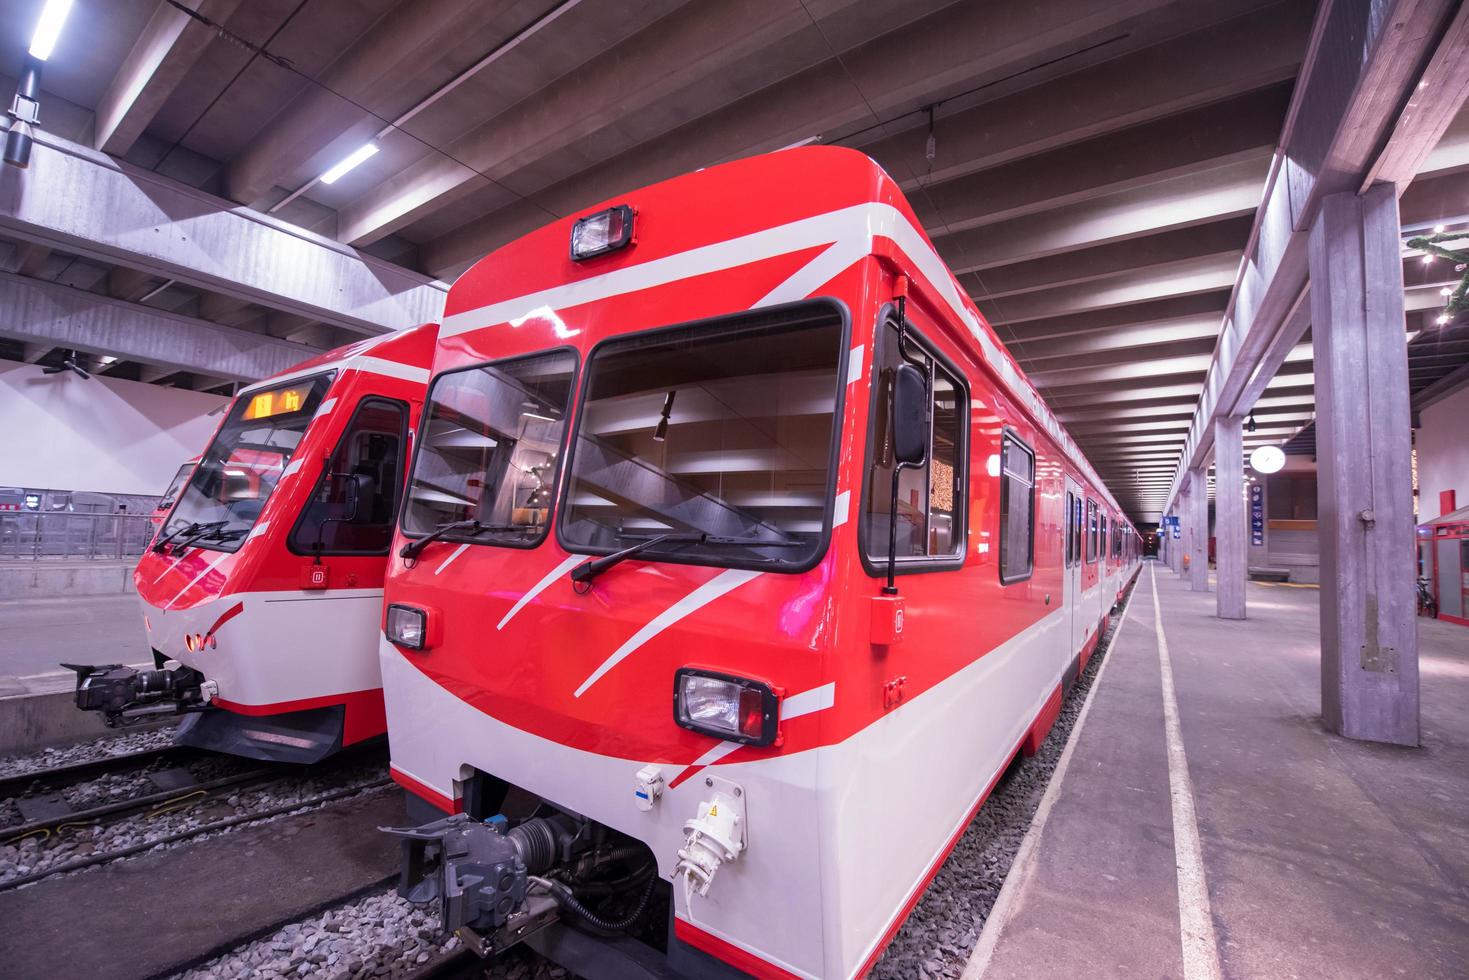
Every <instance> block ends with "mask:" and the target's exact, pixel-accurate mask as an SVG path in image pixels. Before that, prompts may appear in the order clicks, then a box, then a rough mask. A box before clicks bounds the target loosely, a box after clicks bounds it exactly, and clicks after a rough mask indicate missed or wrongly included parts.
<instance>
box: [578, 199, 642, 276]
mask: <svg viewBox="0 0 1469 980" xmlns="http://www.w3.org/2000/svg"><path fill="white" fill-rule="evenodd" d="M632 221H633V209H632V208H630V207H628V206H627V205H626V204H619V205H617V206H616V207H611V208H608V209H607V210H606V211H598V212H597V213H596V214H589V215H587V216H586V217H585V218H578V219H577V222H576V224H574V225H572V226H571V258H572V260H573V261H575V262H580V261H581V260H582V259H589V258H592V257H593V256H595V255H605V254H606V253H608V252H615V251H616V250H617V249H619V248H623V247H624V246H626V245H627V244H628V243H629V242H631V241H632Z"/></svg>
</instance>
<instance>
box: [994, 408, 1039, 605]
mask: <svg viewBox="0 0 1469 980" xmlns="http://www.w3.org/2000/svg"><path fill="white" fill-rule="evenodd" d="M1006 443H1009V444H1010V445H1012V446H1015V447H1017V448H1019V449H1021V450H1023V451H1024V452H1025V454H1026V456H1028V457H1029V458H1030V483H1029V485H1028V486H1027V488H1026V489H1028V490H1029V491H1030V493H1029V494H1027V498H1028V499H1027V508H1026V510H1027V515H1026V535H1025V538H1026V550H1025V571H1023V572H1019V573H1015V574H1006V559H1007V558H1008V556H1009V553H1010V552H1009V548H1008V547H1007V545H1008V544H1009V542H1008V541H1007V539H1006V535H1005V531H1006V528H1007V527H1008V521H1007V520H1006V518H1007V516H1008V515H1009V513H1010V503H1011V501H1010V482H1011V481H1010V479H1009V478H1010V477H1011V476H1018V475H1019V474H1012V473H1010V472H1009V471H1007V470H1006V469H1005V447H1006ZM1035 476H1036V452H1035V450H1034V449H1033V448H1032V447H1031V446H1030V444H1029V443H1027V442H1026V441H1025V440H1024V439H1021V438H1020V435H1019V433H1017V432H1016V431H1015V430H1014V429H1011V428H1010V427H1008V426H1006V427H1005V428H1004V429H1002V430H1001V432H1000V472H999V475H998V476H997V477H996V479H998V480H999V481H1000V527H999V533H998V534H997V535H996V540H997V541H998V542H999V553H998V555H997V560H996V562H995V564H996V566H997V567H998V569H999V573H1000V584H1001V585H1014V584H1015V583H1017V582H1024V581H1026V580H1027V579H1029V578H1030V577H1031V576H1032V575H1034V574H1035V483H1036V479H1035Z"/></svg>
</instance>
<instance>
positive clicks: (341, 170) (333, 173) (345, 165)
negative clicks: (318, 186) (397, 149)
mask: <svg viewBox="0 0 1469 980" xmlns="http://www.w3.org/2000/svg"><path fill="white" fill-rule="evenodd" d="M376 152H377V145H376V144H374V143H368V144H366V145H364V146H360V147H358V148H357V149H356V150H354V151H353V152H352V155H351V156H349V157H348V158H347V159H345V160H343V161H342V162H341V163H339V164H337V165H336V166H335V167H333V168H331V169H330V170H328V171H327V172H326V173H324V174H322V175H321V182H322V183H323V184H335V183H336V182H337V181H339V180H341V179H342V177H344V176H345V175H346V174H347V173H348V172H349V171H351V170H354V169H356V167H357V166H358V165H359V164H361V163H362V161H364V160H366V159H367V158H369V157H371V156H372V155H373V154H374V153H376Z"/></svg>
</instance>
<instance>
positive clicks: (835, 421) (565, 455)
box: [548, 296, 852, 575]
mask: <svg viewBox="0 0 1469 980" xmlns="http://www.w3.org/2000/svg"><path fill="white" fill-rule="evenodd" d="M823 313H824V314H825V315H830V316H833V317H835V318H837V319H838V321H839V325H838V332H839V337H840V339H839V341H838V345H839V356H838V359H837V365H836V393H835V395H834V398H833V402H832V410H831V411H832V436H831V446H830V454H829V456H828V457H827V471H826V489H825V491H824V493H825V497H824V504H823V508H822V528H823V530H822V534H821V537H820V538H819V539H818V541H817V544H816V547H815V548H813V549H812V553H811V556H810V557H809V558H807V559H806V560H803V561H801V562H799V563H797V562H785V563H781V564H770V563H766V562H762V561H760V560H757V559H742V558H740V557H739V556H738V555H736V554H734V553H725V554H721V555H719V556H718V560H717V561H716V560H714V558H713V556H705V555H697V556H686V555H680V554H678V553H677V552H676V551H662V550H660V551H654V552H650V553H648V554H645V555H642V556H640V560H644V561H650V562H659V563H664V564H669V565H694V566H698V567H703V568H719V569H743V570H748V571H762V572H774V573H777V574H785V575H799V574H803V573H805V572H809V571H810V570H811V569H813V568H815V567H816V566H817V565H819V564H821V562H822V560H823V559H825V558H826V556H827V554H828V553H829V552H830V550H831V541H832V538H833V537H834V536H835V534H836V528H837V520H836V516H837V515H836V487H837V482H838V471H839V470H840V469H841V450H842V430H843V428H844V417H845V415H846V409H847V387H848V382H849V381H850V371H851V357H850V356H849V355H850V352H851V348H852V314H851V311H850V310H849V309H848V307H847V304H846V303H844V302H842V301H841V300H840V299H837V298H836V297H835V296H812V297H809V298H807V299H803V300H798V301H796V302H792V303H781V304H778V305H774V306H761V307H755V308H753V309H749V310H734V311H731V312H728V313H720V314H717V315H715V316H708V317H703V318H701V319H698V320H685V321H682V322H679V323H669V324H663V325H660V326H656V327H650V328H647V329H643V330H629V331H626V332H624V333H617V334H613V335H611V336H608V337H604V338H603V339H601V340H599V341H597V342H596V343H595V344H593V345H592V347H591V349H590V350H588V351H587V354H586V357H585V358H584V359H583V360H582V362H581V364H580V375H579V377H578V378H577V380H576V383H575V386H574V392H575V397H574V398H573V399H572V407H573V410H572V412H571V414H570V415H569V416H568V417H567V426H566V433H565V438H566V440H567V441H566V442H565V443H564V444H563V445H564V448H563V449H562V452H561V460H560V466H561V469H559V470H558V472H557V483H558V485H559V484H560V483H561V481H562V479H563V476H562V474H563V473H564V474H565V476H564V480H565V482H566V486H565V487H562V488H561V489H562V490H563V491H564V490H566V489H567V488H569V487H570V486H571V477H572V474H573V473H574V472H575V469H574V468H575V464H576V461H575V455H576V443H577V440H576V436H577V435H579V434H580V431H581V424H582V412H583V410H584V408H585V403H586V398H587V395H588V393H589V388H590V384H589V381H590V378H591V372H590V366H591V364H592V360H593V358H595V357H596V356H597V354H598V352H599V351H601V350H602V349H603V348H604V347H606V346H608V345H616V344H617V343H619V342H623V343H625V342H628V341H636V340H644V341H653V340H656V339H658V338H659V337H661V336H663V335H665V334H668V335H673V334H677V333H680V332H686V333H692V332H693V331H696V330H698V329H699V328H703V327H721V326H730V325H733V324H741V323H744V324H749V323H756V322H758V321H760V320H762V319H767V320H772V322H774V321H775V320H776V319H777V318H788V319H791V320H795V319H799V318H800V317H802V316H819V315H822V314H823ZM560 501H561V494H558V495H557V497H555V498H553V500H552V505H553V507H554V511H553V513H552V516H551V519H550V521H549V522H548V523H550V524H552V525H554V526H555V529H556V543H557V544H558V545H559V546H560V547H561V548H562V550H564V551H565V552H566V553H567V554H572V555H589V556H599V557H600V556H606V555H610V554H615V553H616V551H617V549H613V548H601V547H595V546H592V545H586V544H582V543H581V542H578V541H573V540H570V539H568V538H567V537H566V534H565V524H566V512H565V508H564V507H562V506H560Z"/></svg>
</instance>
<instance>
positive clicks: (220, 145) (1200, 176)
mask: <svg viewBox="0 0 1469 980" xmlns="http://www.w3.org/2000/svg"><path fill="white" fill-rule="evenodd" d="M5 6H6V7H8V8H10V10H11V12H12V16H9V17H7V18H6V20H5V23H6V24H7V27H6V29H5V30H4V32H3V36H0V68H5V69H7V70H9V71H11V72H14V71H15V70H16V68H17V67H18V65H19V63H20V59H21V57H22V54H23V51H24V47H25V44H26V42H27V40H28V35H29V30H30V24H31V23H32V22H33V18H34V10H38V9H39V6H40V0H5ZM188 6H191V7H193V8H194V9H195V10H196V11H197V15H198V16H197V17H195V18H193V19H190V18H189V17H186V16H185V15H184V14H182V13H180V11H179V10H178V9H177V7H176V6H171V5H168V4H166V3H155V2H152V0H112V2H108V3H105V4H104V3H101V2H94V3H86V2H82V3H79V4H78V11H79V13H80V12H83V11H84V12H85V16H78V14H75V13H74V14H73V16H72V18H71V22H70V23H69V24H68V25H67V28H66V32H65V33H64V35H63V37H62V40H61V43H60V44H59V45H58V47H57V50H56V52H55V54H54V55H53V56H52V59H51V61H50V62H49V63H48V64H47V66H46V72H45V78H44V80H43V84H44V88H45V91H46V93H47V96H46V99H45V100H44V101H43V104H42V121H43V125H44V126H45V127H46V128H48V129H52V130H53V131H55V132H57V133H59V134H60V135H62V136H65V137H67V138H69V139H73V140H76V141H78V142H83V143H89V144H93V145H96V146H99V147H100V148H103V149H105V150H107V151H108V152H109V153H112V154H113V155H115V156H118V157H119V158H121V159H124V160H126V161H128V162H129V163H131V164H134V165H137V166H140V167H144V168H147V169H149V170H153V171H156V172H158V173H160V174H164V175H167V176H169V177H172V178H174V179H176V180H178V181H181V182H184V183H187V184H189V185H192V186H194V187H197V188H200V189H202V190H205V191H207V192H209V193H212V194H217V195H219V196H221V197H223V198H226V199H228V200H229V201H232V202H236V203H238V204H242V205H247V206H249V207H252V208H256V209H259V210H262V211H271V212H273V213H274V216H275V217H277V218H281V219H284V220H286V221H289V222H293V223H295V224H297V225H299V226H301V227H303V228H306V229H308V230H310V231H312V232H315V233H317V234H320V235H323V236H326V237H328V238H333V239H336V240H337V241H339V242H342V243H344V244H347V245H351V246H355V247H357V248H360V249H362V250H364V251H366V252H368V253H371V254H372V255H375V256H377V257H379V258H384V259H388V260H391V261H393V262H396V263H399V264H401V265H404V266H406V267H409V268H412V269H416V270H417V271H419V272H423V273H427V274H429V275H431V276H436V277H440V278H445V279H451V278H452V277H454V276H455V275H457V274H458V273H459V272H460V271H462V270H463V269H464V268H465V267H466V266H467V265H468V264H469V263H471V262H472V261H474V260H475V259H477V258H479V257H480V256H482V255H483V254H485V253H486V252H488V251H490V250H491V249H493V248H495V247H497V246H499V245H501V244H503V243H505V242H507V241H510V240H512V239H514V238H515V237H517V236H519V235H521V234H523V233H525V232H526V231H528V230H530V229H532V228H534V227H537V226H539V225H540V224H543V223H544V222H546V221H549V220H551V219H553V218H556V217H559V216H563V215H565V214H567V213H570V212H573V211H575V210H577V209H579V208H580V207H583V206H584V205H586V204H587V203H590V202H592V201H595V200H600V199H603V198H606V197H610V196H613V195H616V194H617V193H619V192H621V191H624V190H628V189H632V188H634V187H637V186H640V185H643V184H646V183H649V182H652V181H656V180H660V179H663V178H666V177H670V176H674V175H676V174H678V173H681V172H684V171H687V170H690V169H693V168H696V167H701V166H706V165H709V164H713V163H717V162H720V161H723V160H728V159H731V158H735V157H739V156H743V155H748V154H751V153H757V152H762V151H766V150H771V149H775V148H778V147H781V146H786V145H790V144H792V143H796V142H803V141H816V140H819V141H821V142H824V143H832V144H842V145H847V146H852V147H856V148H859V149H861V150H863V151H865V152H867V153H868V154H870V155H872V156H873V157H874V158H875V159H876V160H877V161H878V162H880V163H881V164H882V165H883V166H884V167H886V168H887V169H888V170H889V172H890V173H892V174H893V176H894V177H895V178H896V179H897V180H899V181H900V182H901V183H902V185H903V187H904V188H905V190H906V192H907V193H908V194H909V196H910V198H911V200H912V202H913V205H914V207H915V209H916V210H917V212H918V214H919V215H920V217H921V218H922V219H923V221H924V224H925V226H926V228H927V230H928V232H929V234H930V236H931V237H932V238H933V239H934V241H935V243H936V245H937V246H938V248H939V250H940V252H941V253H942V255H943V256H944V258H945V259H946V260H947V261H948V262H949V264H950V266H951V267H952V268H953V269H954V270H955V272H956V273H957V274H958V276H959V278H960V281H961V283H962V284H963V285H964V286H965V287H966V288H967V289H968V290H969V292H970V294H971V295H972V296H973V297H974V299H975V301H976V303H977V304H978V305H979V307H980V309H981V310H982V311H983V312H984V313H985V315H986V316H987V317H988V318H989V319H990V321H991V322H992V323H993V324H994V325H995V326H996V329H997V330H998V331H999V333H1000V335H1001V337H1002V338H1003V339H1005V340H1006V342H1007V343H1008V344H1009V346H1010V349H1011V350H1012V352H1013V353H1014V354H1015V356H1016V357H1017V358H1018V359H1019V361H1020V364H1021V366H1022V367H1023V368H1024V369H1025V370H1026V372H1027V373H1028V374H1029V376H1030V377H1031V379H1032V380H1033V381H1034V382H1035V383H1036V385H1037V387H1038V388H1039V389H1040V391H1041V393H1042V394H1043V395H1044V396H1045V397H1046V398H1047V400H1048V401H1049V402H1050V403H1051V405H1052V406H1053V408H1054V409H1055V410H1056V412H1057V414H1058V416H1059V417H1060V418H1061V420H1062V421H1063V422H1064V423H1065V424H1066V425H1067V426H1068V427H1069V428H1070V429H1071V431H1072V432H1073V434H1074V435H1075V437H1076V439H1077V441H1078V443H1079V444H1080V445H1081V446H1082V448H1083V450H1084V451H1085V452H1087V454H1088V455H1089V457H1090V458H1091V459H1092V461H1093V462H1094V463H1095V465H1096V467H1097V469H1098V471H1099V472H1100V473H1101V475H1102V476H1103V478H1104V479H1106V480H1107V481H1108V483H1109V485H1110V488H1111V490H1112V492H1113V494H1114V495H1115V496H1116V497H1117V499H1118V501H1119V502H1120V503H1121V504H1122V505H1123V507H1124V508H1125V509H1127V510H1128V511H1129V512H1130V513H1131V514H1132V515H1133V516H1134V518H1135V519H1138V520H1146V519H1148V518H1149V515H1150V513H1152V512H1156V511H1157V509H1158V508H1159V507H1160V506H1161V504H1162V503H1163V498H1164V497H1165V496H1166V492H1167V489H1168V485H1169V482H1170V479H1171V477H1172V474H1173V472H1174V470H1175V468H1176V462H1177V459H1178V455H1179V450H1180V448H1181V447H1182V445H1183V442H1184V434H1185V432H1186V430H1187V428H1188V424H1189V420H1190V418H1191V417H1192V414H1193V411H1194V407H1195V405H1196V403H1197V402H1198V398H1199V393H1200V390H1201V387H1202V384H1203V381H1204V377H1205V371H1206V369H1207V367H1208V365H1209V363H1210V360H1211V357H1212V355H1213V352H1214V348H1215V344H1216V341H1217V337H1218V335H1219V329H1220V322H1221V319H1222V317H1223V314H1224V311H1225V308H1226V305H1227V303H1228V301H1229V296H1230V289H1231V286H1232V285H1233V283H1234V281H1235V278H1236V274H1237V271H1238V268H1239V265H1240V259H1241V256H1242V254H1243V250H1244V248H1245V246H1246V244H1247V242H1248V240H1249V235H1250V229H1251V221H1252V216H1253V214H1254V212H1255V210H1256V208H1257V206H1258V205H1259V203H1260V198H1261V191H1262V187H1263V185H1264V181H1265V179H1266V175H1267V169H1268V167H1269V163H1270V158H1271V155H1272V153H1273V152H1274V151H1275V148H1276V142H1277V140H1278V139H1279V136H1280V133H1281V130H1282V125H1283V122H1284V119H1285V113H1286V109H1287V105H1288V103H1289V100H1290V97H1291V91H1292V85H1293V83H1294V80H1295V77H1296V74H1297V72H1298V70H1299V66H1300V64H1301V62H1302V59H1303V57H1304V55H1305V52H1306V47H1307V41H1308V36H1309V34H1310V30H1311V24H1312V19H1313V16H1314V15H1315V3H1314V2H1312V0H1278V2H1262V0H1175V2H1165V0H1117V2H1113V3H1108V4H1098V3H1095V2H1093V0H1054V2H1051V3H1044V4H1029V5H1014V4H993V3H980V2H957V3H955V2H943V0H864V2H861V3H858V2H856V0H746V2H742V3H739V4H711V3H697V2H693V0H644V2H641V3H638V4H607V3H594V2H589V0H562V2H559V3H558V2H555V0H536V2H531V0H400V2H394V0H249V2H241V0H196V2H192V3H190V4H188ZM930 135H931V136H932V147H933V153H932V154H931V155H930V154H929V153H928V152H927V151H928V147H929V144H930ZM368 140H375V141H376V143H377V145H378V146H379V147H380V152H379V153H378V154H377V155H376V156H374V157H372V158H371V159H370V160H368V161H367V162H366V163H364V164H363V165H362V166H360V167H358V168H357V169H356V170H353V171H352V172H351V173H349V174H348V175H347V176H345V177H343V178H342V179H341V180H339V181H337V182H336V183H335V184H333V185H326V184H322V183H320V182H319V181H318V180H317V178H318V177H319V175H320V174H321V173H322V172H323V171H325V170H326V169H327V168H328V167H329V166H331V165H332V164H333V163H335V162H337V161H338V160H340V159H342V158H343V157H345V156H346V155H347V154H348V153H350V152H351V151H352V150H353V149H355V148H356V147H358V146H360V145H362V144H363V143H364V142H366V141H368ZM1465 201H1469V116H1461V117H1460V118H1459V119H1458V120H1457V121H1456V122H1455V123H1454V125H1453V126H1451V127H1450V130H1449V133H1448V134H1447V135H1446V136H1445V137H1444V139H1443V143H1442V145H1441V146H1440V148H1439V150H1438V151H1436V152H1435V154H1434V155H1433V156H1432V157H1430V159H1429V161H1428V163H1427V164H1426V166H1425V169H1424V173H1423V175H1422V176H1421V177H1420V179H1419V181H1417V182H1415V183H1414V184H1413V185H1412V186H1411V187H1410V188H1409V190H1408V192H1407V194H1406V195H1405V196H1404V198H1403V202H1402V211H1403V221H1404V225H1405V227H1409V226H1412V227H1425V226H1431V225H1433V224H1436V223H1439V222H1441V221H1445V220H1450V221H1452V220H1460V221H1464V220H1469V206H1466V205H1465V204H1464V202H1465ZM9 248H10V253H9V256H8V258H5V259H3V261H0V264H3V265H4V269H5V270H6V271H10V272H15V273H17V274H20V275H34V276H37V277H40V278H46V279H49V280H51V281H53V282H57V281H62V282H68V284H71V285H74V286H76V287H77V288H82V289H89V290H92V291H94V292H106V293H107V294H108V295H109V296H112V297H119V296H126V297H131V298H132V299H134V300H137V299H138V298H139V297H143V296H147V297H148V300H147V302H149V303H151V304H162V305H167V308H168V309H170V310H171V311H173V312H176V313H181V314H183V315H186V316H189V317H196V318H199V319H202V320H204V321H209V322H213V323H218V324H225V325H228V326H231V327H236V328H239V329H242V330H252V331H255V332H258V333H261V334H267V335H269V336H271V337H273V338H276V339H278V340H279V339H284V340H287V341H292V342H300V343H303V344H309V345H312V346H329V345H331V344H334V343H339V342H341V341H342V340H344V339H346V336H347V335H346V334H344V333H343V331H342V330H341V329H340V328H339V327H331V326H327V325H325V324H321V323H319V322H316V321H311V320H307V319H304V318H302V317H301V316H290V315H288V314H284V313H280V312H278V311H273V310H271V309H269V308H268V307H265V306H262V305H258V304H252V303H249V302H244V301H241V300H238V299H232V298H229V297H225V296H216V295H213V294H211V293H208V292H202V291H200V290H197V289H192V288H188V287H184V286H180V285H178V284H168V283H167V280H166V279H163V278H160V277H147V276H145V275H144V274H142V273H130V270H126V269H109V268H107V267H106V266H105V265H102V264H99V263H96V262H92V261H88V260H86V259H79V258H77V257H75V256H68V255H64V254H61V253H55V252H52V253H48V254H46V255H38V254H36V252H35V251H34V247H30V246H25V245H23V244H21V243H19V242H14V243H10V245H9ZM3 250H4V246H0V251H3ZM28 250H29V251H28ZM1413 261H1414V260H1412V259H1409V278H1408V296H1409V306H1410V309H1411V310H1412V312H1410V314H1409V324H1408V327H1409V329H1410V331H1412V330H1420V331H1421V333H1420V335H1419V337H1418V339H1417V340H1416V341H1415V345H1428V344H1433V343H1440V346H1443V344H1444V343H1447V341H1435V340H1434V339H1433V338H1434V330H1433V329H1432V327H1433V326H1434V324H1433V323H1432V316H1433V314H1434V313H1436V311H1437V306H1438V305H1439V304H1440V302H1441V299H1440V297H1439V296H1438V289H1439V288H1440V287H1441V285H1442V284H1443V282H1445V281H1447V279H1448V278H1450V277H1451V270H1449V269H1448V268H1447V267H1445V266H1444V263H1438V266H1439V268H1431V267H1430V268H1418V267H1415V266H1414V265H1413ZM159 287H163V288H162V289H159ZM155 290H157V291H156V292H155ZM1445 349H1449V353H1448V354H1446V355H1445V354H1441V353H1435V354H1432V355H1430V354H1429V353H1427V351H1426V347H1425V352H1424V354H1423V356H1424V357H1425V358H1427V357H1430V356H1432V357H1439V358H1440V359H1441V361H1442V362H1439V361H1436V362H1434V364H1433V365H1432V370H1433V371H1437V370H1438V369H1439V368H1444V369H1446V370H1448V371H1452V370H1454V369H1455V365H1454V364H1453V363H1449V361H1447V360H1442V359H1443V358H1448V359H1450V360H1451V359H1452V358H1454V357H1463V356H1466V355H1464V354H1463V353H1462V351H1463V345H1462V344H1458V345H1457V346H1451V347H1450V348H1445ZM0 353H4V352H3V351H0ZM30 353H31V354H34V351H32V352H30ZM1422 366H1423V368H1424V370H1428V369H1429V366H1428V362H1427V361H1426V360H1425V361H1423V362H1422ZM119 370H131V368H127V367H126V366H124V367H123V368H120V369H119ZM154 370H158V369H156V368H155V369H154ZM1310 370H1311V364H1310V348H1309V344H1303V345H1302V346H1301V347H1300V348H1299V349H1298V350H1297V351H1296V352H1293V354H1292V355H1291V356H1290V357H1289V358H1288V359H1287V362H1286V364H1285V366H1284V367H1283V368H1282V369H1281V373H1280V375H1279V377H1277V379H1276V381H1275V382H1274V383H1272V385H1271V387H1270V388H1269V389H1268V390H1267V391H1266V394H1265V397H1264V399H1263V400H1262V401H1261V402H1260V403H1259V406H1258V412H1257V423H1258V425H1257V431H1256V433H1254V434H1252V436H1250V437H1249V441H1248V442H1247V449H1248V448H1249V447H1250V446H1251V445H1252V444H1257V443H1259V442H1261V441H1267V440H1268V441H1281V440H1283V439H1286V438H1289V437H1290V436H1292V435H1294V434H1295V433H1296V432H1297V431H1299V430H1300V428H1301V427H1302V426H1303V425H1305V424H1307V423H1309V421H1310V418H1311V413H1312V411H1313V409H1314V403H1313V399H1312V390H1311V378H1310ZM1430 373H1431V372H1430ZM1439 376H1441V375H1439ZM1418 377H1419V375H1418V374H1417V373H1416V368H1415V378H1418ZM1421 377H1423V378H1425V379H1428V378H1429V374H1423V375H1421ZM1436 379H1437V378H1436V377H1435V378H1433V379H1430V380H1425V381H1424V384H1425V385H1426V384H1431V383H1432V381H1433V380H1436ZM211 382H212V384H214V385H219V384H223V383H224V381H223V379H220V378H213V379H210V378H207V377H201V378H198V379H193V378H190V377H188V376H187V375H185V376H184V377H183V378H182V381H181V383H196V384H200V385H203V384H208V383H211Z"/></svg>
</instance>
